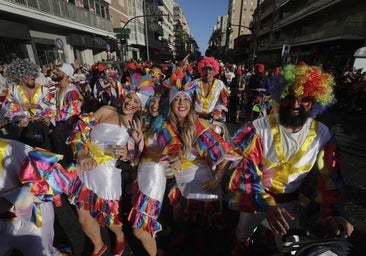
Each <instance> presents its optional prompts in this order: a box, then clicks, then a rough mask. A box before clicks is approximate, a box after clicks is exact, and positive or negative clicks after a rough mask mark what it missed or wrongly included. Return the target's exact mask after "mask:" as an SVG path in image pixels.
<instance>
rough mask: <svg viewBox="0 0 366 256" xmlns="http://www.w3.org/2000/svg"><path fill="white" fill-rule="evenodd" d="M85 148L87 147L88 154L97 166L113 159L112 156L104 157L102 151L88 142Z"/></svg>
mask: <svg viewBox="0 0 366 256" xmlns="http://www.w3.org/2000/svg"><path fill="white" fill-rule="evenodd" d="M87 147H88V150H89V153H91V154H92V156H93V158H94V160H95V161H96V162H97V163H98V164H102V163H105V162H107V161H110V160H112V159H113V157H112V156H109V155H105V154H104V152H103V150H102V149H100V148H98V147H97V146H95V145H94V144H93V143H91V142H90V141H88V142H87Z"/></svg>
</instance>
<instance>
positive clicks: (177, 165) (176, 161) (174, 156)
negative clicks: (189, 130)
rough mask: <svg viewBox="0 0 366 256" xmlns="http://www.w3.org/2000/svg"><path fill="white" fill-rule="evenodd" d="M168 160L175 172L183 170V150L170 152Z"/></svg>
mask: <svg viewBox="0 0 366 256" xmlns="http://www.w3.org/2000/svg"><path fill="white" fill-rule="evenodd" d="M167 160H168V162H169V166H170V167H171V168H172V169H173V170H174V172H179V171H180V170H181V168H182V156H181V152H177V153H171V154H169V155H168V157H167Z"/></svg>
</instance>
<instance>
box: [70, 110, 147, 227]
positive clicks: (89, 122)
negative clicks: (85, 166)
mask: <svg viewBox="0 0 366 256" xmlns="http://www.w3.org/2000/svg"><path fill="white" fill-rule="evenodd" d="M80 118H81V120H80V121H79V122H78V124H77V127H76V130H75V132H74V133H73V134H72V136H70V138H68V141H67V143H69V144H71V145H72V147H73V149H74V152H78V151H80V150H85V151H86V152H88V153H89V154H91V155H92V156H93V158H94V159H95V160H96V161H97V163H98V165H97V167H96V168H94V169H92V170H90V171H84V170H81V169H80V167H79V166H78V165H77V164H73V166H72V167H71V168H76V170H77V174H78V175H77V177H76V178H75V179H74V181H73V182H72V184H71V188H70V191H69V193H68V196H69V201H70V203H71V204H74V205H76V206H77V207H78V208H83V209H85V210H88V211H89V213H90V215H91V216H92V217H94V218H96V219H97V220H98V222H99V224H100V225H101V226H105V225H111V224H116V225H121V224H122V223H121V220H120V219H119V216H118V214H119V201H120V198H121V195H122V181H121V170H120V169H118V168H117V167H116V161H117V159H116V158H113V156H111V155H110V152H108V149H109V145H108V143H109V142H111V141H112V142H114V143H115V144H114V145H118V146H122V147H123V146H126V145H127V148H128V151H129V155H130V156H131V162H136V160H137V158H138V156H139V152H140V151H141V150H142V147H143V141H142V142H140V144H139V147H138V149H136V145H135V142H134V140H133V139H132V137H130V135H129V130H128V128H127V127H124V126H120V125H116V124H108V123H99V122H97V121H96V120H95V119H94V118H93V117H92V116H88V115H82V116H80Z"/></svg>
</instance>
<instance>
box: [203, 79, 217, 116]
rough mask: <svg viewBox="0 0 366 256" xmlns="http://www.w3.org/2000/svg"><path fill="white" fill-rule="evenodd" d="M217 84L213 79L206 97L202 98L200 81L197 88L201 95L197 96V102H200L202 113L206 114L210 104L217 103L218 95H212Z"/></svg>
mask: <svg viewBox="0 0 366 256" xmlns="http://www.w3.org/2000/svg"><path fill="white" fill-rule="evenodd" d="M217 84H218V80H217V79H215V80H214V82H213V84H212V87H211V89H210V91H209V93H208V95H207V97H204V95H203V94H204V88H203V82H202V80H201V81H200V82H199V87H200V90H201V92H202V95H199V100H200V101H201V102H202V110H201V112H202V113H207V112H208V107H209V105H210V102H212V101H217V98H218V97H219V96H220V94H219V93H217V94H216V95H212V94H213V93H216V90H215V89H216V87H217Z"/></svg>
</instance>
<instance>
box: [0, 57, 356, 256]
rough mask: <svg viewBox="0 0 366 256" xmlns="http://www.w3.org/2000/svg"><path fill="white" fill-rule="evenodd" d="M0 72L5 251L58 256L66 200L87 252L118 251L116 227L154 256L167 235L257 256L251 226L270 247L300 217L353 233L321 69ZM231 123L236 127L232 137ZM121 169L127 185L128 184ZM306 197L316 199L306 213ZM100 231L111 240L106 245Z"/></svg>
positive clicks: (0, 203)
mask: <svg viewBox="0 0 366 256" xmlns="http://www.w3.org/2000/svg"><path fill="white" fill-rule="evenodd" d="M0 71H1V75H2V76H1V77H0V79H1V80H0V82H1V88H2V95H3V97H2V98H1V99H2V102H1V111H2V118H3V119H4V120H6V122H4V123H3V127H2V128H3V129H2V133H3V134H2V138H1V139H0V145H1V154H0V160H1V162H2V168H1V169H0V224H1V225H0V231H2V234H4V235H3V238H2V239H1V241H0V255H11V253H12V251H13V250H14V249H17V250H19V251H21V252H22V253H23V255H37V256H39V255H62V253H63V252H61V250H60V248H55V247H54V245H53V238H54V228H53V221H54V209H53V207H54V206H56V207H57V206H59V205H60V196H65V197H66V198H67V199H68V203H69V204H70V205H72V207H74V208H75V212H76V214H77V218H78V220H79V222H80V225H81V228H82V230H83V231H84V233H85V235H86V236H87V237H88V238H89V239H90V241H91V242H92V245H93V249H92V252H91V255H92V256H98V255H99V256H100V255H103V253H105V252H106V250H107V249H108V248H109V247H112V248H111V250H112V252H113V253H114V255H122V254H123V252H124V251H125V248H126V244H127V243H128V241H127V239H126V235H125V234H124V230H123V227H122V226H123V223H124V222H129V223H130V225H131V227H132V233H133V235H134V236H135V237H136V238H137V239H138V240H139V241H140V242H141V244H142V246H143V248H144V250H145V251H146V253H147V254H148V255H152V256H153V255H158V249H159V248H158V247H159V246H158V243H157V237H158V236H159V232H160V231H162V230H164V229H167V228H168V227H169V229H170V232H171V233H172V237H173V238H172V239H171V241H170V246H171V248H173V249H174V247H176V246H179V244H181V243H184V242H187V241H188V242H189V243H191V246H192V247H193V248H194V250H195V251H196V252H197V253H200V255H208V254H207V247H210V246H212V245H210V239H213V240H211V241H221V243H225V242H226V243H228V244H231V245H230V246H228V248H226V249H227V250H229V251H230V252H228V251H224V252H222V251H221V252H217V253H222V254H220V255H228V254H231V255H255V252H254V251H253V240H252V238H253V234H254V232H255V231H256V230H257V228H258V227H259V226H263V227H266V228H267V229H268V230H269V231H270V235H271V236H272V237H273V239H274V241H275V242H274V244H272V245H274V249H273V251H271V252H270V253H278V252H281V247H282V244H281V241H282V240H281V237H282V236H283V235H285V234H286V233H287V232H288V231H289V230H290V229H293V228H296V227H299V226H300V225H301V224H303V222H304V221H312V222H316V223H318V224H319V225H325V226H330V227H331V228H332V231H333V232H334V235H339V236H342V237H346V238H347V237H349V236H350V235H351V234H352V231H353V225H352V224H351V223H350V222H349V221H348V220H347V216H346V215H345V212H344V208H343V206H344V202H345V200H346V198H345V193H344V192H345V191H344V182H343V179H342V172H341V170H340V166H339V155H338V149H337V146H336V143H335V141H334V137H333V136H332V134H331V133H330V131H329V129H328V128H327V127H326V126H325V125H324V124H322V123H320V122H318V121H317V120H316V119H315V117H316V116H317V115H318V114H319V113H321V112H322V111H324V110H325V109H326V108H327V107H328V106H330V105H332V104H334V102H335V98H334V94H335V79H334V76H333V75H331V74H330V73H327V72H325V71H324V70H322V69H321V68H320V67H318V66H311V65H308V64H306V63H304V62H300V63H298V64H296V65H294V64H289V65H286V66H284V67H282V68H280V67H275V68H273V69H272V68H271V69H267V70H265V66H264V65H263V64H260V63H258V64H256V65H255V66H254V67H253V69H252V70H250V69H247V68H245V67H244V66H242V65H223V64H220V63H219V61H218V60H216V59H215V58H214V57H203V58H202V59H201V60H199V61H198V62H197V63H191V62H190V61H189V56H187V57H186V58H185V59H183V60H181V61H180V62H178V63H164V64H158V63H152V62H143V63H137V62H134V61H131V62H127V63H125V65H124V66H123V68H122V69H120V67H113V66H112V65H110V64H105V63H102V62H101V63H96V64H94V65H92V66H91V67H88V66H80V65H76V64H67V63H62V62H59V63H57V64H55V65H49V66H45V67H43V68H40V67H38V66H37V65H36V64H34V63H32V62H31V61H29V60H27V59H20V58H15V59H14V60H13V61H12V62H11V63H9V64H7V65H4V66H3V67H2V69H0ZM241 111H244V112H245V117H246V120H245V122H242V121H243V120H240V113H241ZM227 119H231V120H232V121H235V122H238V123H239V122H240V123H241V125H242V126H241V128H239V130H237V131H236V132H235V133H233V134H230V133H229V131H228V129H227V127H226V125H225V122H226V121H227ZM4 131H5V132H4ZM126 172H131V173H130V175H129V176H130V177H134V178H133V179H129V180H124V177H125V175H124V174H125V173H126ZM133 173H134V174H133ZM127 188H128V190H127ZM124 193H127V194H128V195H130V200H128V202H126V201H123V200H122V197H124V196H125V195H124ZM300 198H307V200H308V202H310V203H308V204H307V205H306V206H304V205H302V209H301V214H300V209H299V202H300ZM122 202H123V203H128V204H129V207H128V208H129V213H128V216H127V217H126V218H124V217H123V216H122V214H121V209H122V206H121V203H122ZM124 207H125V206H124ZM227 211H231V212H232V213H235V214H236V216H237V223H235V227H230V225H229V224H228V223H229V222H231V221H232V220H229V219H227V215H225V213H226V212H227ZM162 212H164V214H161V213H162ZM164 225H166V226H164ZM101 227H108V229H109V230H110V231H111V232H112V233H113V234H114V238H112V241H113V243H112V244H107V243H106V241H103V237H102V235H101ZM231 228H232V230H230V229H231ZM223 230H225V231H227V232H223ZM230 231H231V232H232V233H230ZM208 233H209V234H210V238H208V237H205V234H208ZM223 234H226V235H223ZM227 234H231V235H227ZM229 240H230V241H229ZM229 247H230V248H229ZM30 248H32V250H30ZM69 253H70V254H72V252H69ZM165 253H166V254H164V255H172V254H169V253H172V252H169V251H165ZM174 255H177V254H174ZM210 255H213V254H210Z"/></svg>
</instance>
